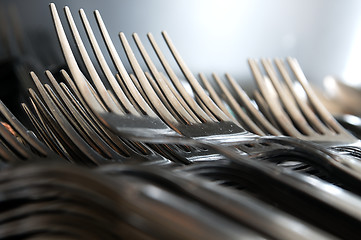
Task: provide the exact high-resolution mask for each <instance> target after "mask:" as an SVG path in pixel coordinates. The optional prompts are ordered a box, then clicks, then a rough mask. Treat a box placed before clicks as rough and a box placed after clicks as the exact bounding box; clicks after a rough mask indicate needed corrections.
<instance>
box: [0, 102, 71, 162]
mask: <svg viewBox="0 0 361 240" xmlns="http://www.w3.org/2000/svg"><path fill="white" fill-rule="evenodd" d="M0 113H1V119H2V120H1V124H0V138H1V140H0V158H1V166H2V167H4V166H7V165H13V164H18V163H22V162H36V161H48V162H51V161H60V162H67V159H66V158H63V157H61V156H59V155H57V154H56V153H55V152H53V151H52V150H51V149H49V148H48V147H47V146H46V145H45V144H44V143H43V142H42V141H40V140H39V139H38V138H37V136H36V135H35V134H34V133H33V132H32V131H30V130H28V129H27V128H26V127H25V126H24V125H23V124H22V123H21V122H20V121H19V120H18V119H17V118H16V117H15V116H14V115H13V114H12V113H11V112H10V110H9V109H8V108H7V107H6V106H5V104H4V103H3V102H2V101H0Z"/></svg>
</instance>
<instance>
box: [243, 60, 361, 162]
mask: <svg viewBox="0 0 361 240" xmlns="http://www.w3.org/2000/svg"><path fill="white" fill-rule="evenodd" d="M287 62H288V64H289V67H290V68H291V70H292V72H293V74H294V75H295V77H296V81H297V82H298V83H300V85H301V86H302V89H303V91H304V93H305V95H306V97H307V100H305V99H303V98H302V97H301V96H300V95H299V94H297V92H296V90H295V88H294V83H293V81H292V78H291V74H290V73H289V72H288V70H287V69H286V66H285V64H284V62H283V61H281V60H280V59H276V60H275V64H276V66H277V69H278V71H279V72H280V74H281V76H282V79H283V80H284V81H283V82H281V80H280V78H279V77H278V76H277V74H276V70H275V68H274V66H273V65H272V63H271V61H270V60H265V59H263V60H262V64H263V66H264V68H265V70H266V73H267V75H268V77H269V79H270V82H271V83H272V84H271V85H268V86H266V82H265V78H263V77H262V75H261V72H260V68H259V67H258V66H257V63H256V62H255V60H250V61H249V63H250V66H251V69H252V72H253V74H254V77H255V79H256V81H257V84H258V87H259V90H260V92H261V95H262V96H263V98H264V99H265V104H266V105H267V106H266V107H267V108H269V110H270V112H271V114H272V116H273V119H274V120H275V121H276V122H277V124H278V126H279V130H280V131H282V133H284V134H286V135H289V136H292V137H296V138H300V139H304V140H309V141H313V142H315V143H318V144H321V145H323V146H326V147H328V148H330V149H333V150H335V151H337V152H339V153H346V154H347V155H351V156H354V157H356V158H360V157H361V149H360V147H361V144H360V140H359V139H357V138H356V137H354V136H353V135H352V134H351V133H349V132H348V131H347V130H346V129H345V128H343V127H342V125H341V124H339V123H338V122H337V121H336V119H335V118H334V117H333V116H332V114H331V113H330V112H328V111H327V109H326V108H325V107H324V105H323V104H322V103H321V101H320V100H319V99H318V98H317V96H316V94H315V93H314V91H313V90H312V88H311V86H310V85H309V83H308V81H307V79H306V76H305V75H304V73H303V71H302V69H301V67H300V65H299V64H298V62H297V60H296V59H293V58H288V59H287ZM272 86H273V87H272ZM271 102H272V104H271Z"/></svg>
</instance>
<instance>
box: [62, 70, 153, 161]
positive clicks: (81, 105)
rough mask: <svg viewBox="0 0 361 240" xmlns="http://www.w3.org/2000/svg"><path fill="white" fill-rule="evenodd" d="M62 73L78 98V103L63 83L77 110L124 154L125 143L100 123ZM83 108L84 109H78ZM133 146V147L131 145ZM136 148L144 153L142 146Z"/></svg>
mask: <svg viewBox="0 0 361 240" xmlns="http://www.w3.org/2000/svg"><path fill="white" fill-rule="evenodd" d="M61 72H62V74H63V77H64V78H65V80H66V82H67V83H68V84H69V85H71V86H72V87H71V88H72V90H73V92H74V94H75V95H76V97H77V100H79V102H80V103H78V102H77V101H76V100H75V97H74V96H72V95H71V92H70V91H69V90H67V88H66V86H65V85H62V84H61V85H62V86H63V89H64V90H65V92H66V93H67V94H68V96H69V98H70V99H72V101H73V102H74V105H75V106H77V107H78V110H79V111H80V112H83V113H84V114H83V116H84V118H86V119H88V122H89V123H92V124H93V123H94V124H95V125H94V129H99V135H101V136H103V139H108V141H107V142H108V144H109V145H110V146H113V148H114V149H118V150H119V151H121V152H124V154H126V153H127V150H126V149H123V148H122V146H123V145H124V144H125V143H124V142H123V141H121V140H120V139H119V137H118V136H116V135H115V134H114V133H113V132H111V131H109V130H108V129H107V128H105V127H103V124H101V123H100V122H99V120H98V118H97V117H96V116H95V115H94V113H93V112H92V110H90V109H89V107H88V106H87V104H86V103H85V101H84V99H83V97H82V96H81V94H80V93H79V91H78V89H77V88H76V87H75V84H74V82H73V81H72V80H71V78H70V76H69V75H68V74H67V72H66V71H65V70H62V71H61ZM82 108H84V111H85V112H86V113H85V112H84V111H82V110H80V109H82ZM133 148H134V147H133ZM137 149H139V150H140V151H141V152H142V153H143V154H146V152H145V151H144V150H143V147H140V148H139V147H138V148H137Z"/></svg>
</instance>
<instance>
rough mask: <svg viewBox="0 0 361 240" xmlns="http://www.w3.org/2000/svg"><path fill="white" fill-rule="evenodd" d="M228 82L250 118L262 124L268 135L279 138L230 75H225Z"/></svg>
mask: <svg viewBox="0 0 361 240" xmlns="http://www.w3.org/2000/svg"><path fill="white" fill-rule="evenodd" d="M226 77H227V79H228V81H229V82H230V84H231V86H232V88H233V89H234V90H235V91H236V93H237V95H238V96H239V97H240V99H241V101H242V103H243V104H244V106H245V107H246V109H247V110H248V111H249V112H250V113H251V114H252V116H253V117H254V118H255V119H256V120H257V121H258V122H259V123H260V124H262V126H263V128H264V129H265V130H267V132H268V133H270V134H272V135H275V136H279V135H281V132H280V131H278V130H277V129H276V128H275V127H274V126H273V125H272V124H271V123H270V122H269V121H268V120H267V119H266V118H265V117H264V116H263V115H262V114H261V112H260V111H259V110H258V109H256V108H255V106H254V105H253V104H252V103H251V99H250V98H249V97H248V95H247V93H246V92H245V91H244V90H243V89H242V88H241V87H240V86H239V84H237V83H236V81H235V80H234V79H233V78H232V76H231V75H229V74H226Z"/></svg>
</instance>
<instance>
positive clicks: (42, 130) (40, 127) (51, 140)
mask: <svg viewBox="0 0 361 240" xmlns="http://www.w3.org/2000/svg"><path fill="white" fill-rule="evenodd" d="M30 102H31V104H32V106H33V108H34V110H35V111H36V112H37V116H38V118H39V120H38V119H37V118H36V117H35V115H34V114H33V113H32V112H31V111H30V109H29V107H28V106H27V105H26V104H25V103H22V107H23V109H24V111H25V113H26V114H27V116H28V117H29V119H30V121H31V123H32V124H33V126H34V127H35V129H36V131H37V133H38V134H39V135H40V137H41V139H42V140H43V142H44V143H45V144H46V145H47V146H48V147H49V149H51V150H53V151H54V152H56V153H57V154H58V155H59V156H61V157H63V158H65V159H67V160H69V161H71V160H70V159H71V157H70V155H69V154H68V153H67V152H66V150H65V149H64V147H63V146H62V145H61V143H60V142H59V141H58V139H57V138H56V137H55V135H54V133H53V132H52V131H51V130H50V129H49V127H47V126H48V125H46V124H44V121H45V120H44V119H43V118H42V117H41V114H40V113H39V110H38V109H37V107H36V104H35V103H34V101H33V99H32V98H30ZM39 121H41V122H42V123H40V122H39Z"/></svg>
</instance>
